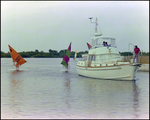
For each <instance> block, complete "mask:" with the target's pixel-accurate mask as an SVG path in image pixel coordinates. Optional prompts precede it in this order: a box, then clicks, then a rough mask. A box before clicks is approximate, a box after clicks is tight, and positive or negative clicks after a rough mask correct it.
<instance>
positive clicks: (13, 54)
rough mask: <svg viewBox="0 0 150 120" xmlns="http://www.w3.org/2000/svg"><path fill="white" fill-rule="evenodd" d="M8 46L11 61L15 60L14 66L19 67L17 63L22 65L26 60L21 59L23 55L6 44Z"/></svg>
mask: <svg viewBox="0 0 150 120" xmlns="http://www.w3.org/2000/svg"><path fill="white" fill-rule="evenodd" d="M8 47H9V50H10V54H11V57H12V59H13V62H17V63H16V65H15V66H16V67H19V65H22V64H24V63H25V62H26V60H25V59H23V57H21V55H19V54H18V53H17V52H16V51H15V50H14V49H13V48H12V47H11V46H10V45H8Z"/></svg>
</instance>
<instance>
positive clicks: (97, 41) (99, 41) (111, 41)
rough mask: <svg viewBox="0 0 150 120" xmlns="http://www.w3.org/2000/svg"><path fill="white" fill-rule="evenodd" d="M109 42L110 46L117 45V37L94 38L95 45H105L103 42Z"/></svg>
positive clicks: (93, 43)
mask: <svg viewBox="0 0 150 120" xmlns="http://www.w3.org/2000/svg"><path fill="white" fill-rule="evenodd" d="M104 41H105V42H107V44H108V46H109V47H117V46H116V44H115V38H111V37H94V38H92V46H93V47H104V45H103V42H104Z"/></svg>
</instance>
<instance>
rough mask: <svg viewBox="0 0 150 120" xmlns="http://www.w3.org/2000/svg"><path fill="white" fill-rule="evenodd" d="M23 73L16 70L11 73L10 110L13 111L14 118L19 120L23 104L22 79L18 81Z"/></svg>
mask: <svg viewBox="0 0 150 120" xmlns="http://www.w3.org/2000/svg"><path fill="white" fill-rule="evenodd" d="M22 72H23V71H21V70H14V71H11V72H10V90H11V91H10V105H11V106H10V108H11V111H12V116H13V117H14V118H17V116H18V115H19V113H20V112H21V108H20V107H21V103H22V98H23V94H22V82H23V81H22V79H21V77H20V78H19V79H18V77H17V75H18V74H21V73H22Z"/></svg>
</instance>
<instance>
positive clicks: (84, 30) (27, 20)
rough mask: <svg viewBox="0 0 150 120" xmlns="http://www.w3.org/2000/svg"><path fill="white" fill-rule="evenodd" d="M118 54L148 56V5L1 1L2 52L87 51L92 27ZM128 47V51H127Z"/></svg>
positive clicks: (135, 2) (145, 3) (127, 2)
mask: <svg viewBox="0 0 150 120" xmlns="http://www.w3.org/2000/svg"><path fill="white" fill-rule="evenodd" d="M89 17H93V22H94V21H95V19H96V17H97V19H98V32H100V33H102V34H103V35H104V36H110V37H114V38H115V39H116V45H117V48H118V51H119V52H128V51H129V50H130V51H132V49H133V46H131V45H130V46H129V43H131V44H133V45H137V46H138V47H139V48H140V49H141V50H142V51H143V52H149V1H1V51H3V52H8V51H9V49H8V44H9V45H10V46H12V47H13V48H14V49H15V50H16V51H17V52H23V51H25V52H26V51H35V50H36V49H37V50H39V51H44V52H48V51H49V49H52V50H57V51H58V52H59V51H60V50H64V49H67V48H68V46H69V44H70V42H72V46H71V47H72V48H71V50H72V51H76V50H77V52H80V51H87V50H88V47H87V44H86V43H87V42H88V43H89V44H92V41H91V37H92V34H93V32H94V24H92V23H90V20H89ZM128 47H129V48H128Z"/></svg>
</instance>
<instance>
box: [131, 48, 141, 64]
mask: <svg viewBox="0 0 150 120" xmlns="http://www.w3.org/2000/svg"><path fill="white" fill-rule="evenodd" d="M139 52H140V49H139V48H138V47H137V45H136V46H135V48H134V58H133V63H134V61H135V58H136V63H138V59H139Z"/></svg>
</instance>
